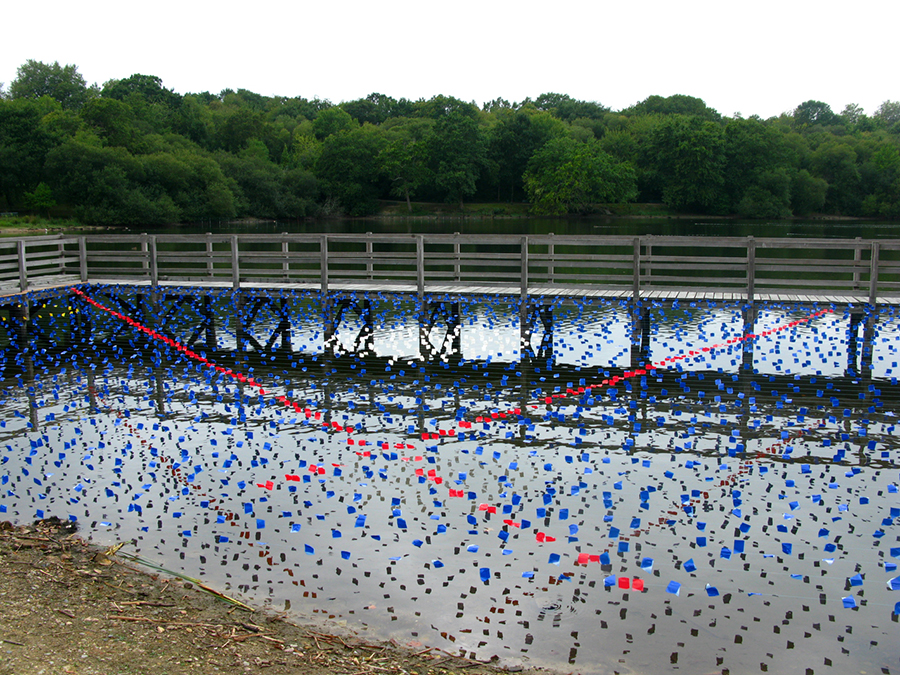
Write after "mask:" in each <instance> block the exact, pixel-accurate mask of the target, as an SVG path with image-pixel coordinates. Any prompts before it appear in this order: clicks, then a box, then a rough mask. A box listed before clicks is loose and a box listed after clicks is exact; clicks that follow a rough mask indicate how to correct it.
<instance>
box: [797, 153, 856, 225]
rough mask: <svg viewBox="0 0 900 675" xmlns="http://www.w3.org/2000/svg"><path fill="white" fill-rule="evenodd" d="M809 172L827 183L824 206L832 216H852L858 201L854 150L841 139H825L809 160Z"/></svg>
mask: <svg viewBox="0 0 900 675" xmlns="http://www.w3.org/2000/svg"><path fill="white" fill-rule="evenodd" d="M809 168H810V173H812V174H813V175H815V176H818V177H820V178H824V179H825V180H826V181H827V182H828V194H827V198H826V201H825V207H826V209H827V210H829V211H831V212H832V213H838V214H843V215H852V214H853V213H856V212H858V210H859V207H860V205H861V202H862V195H861V194H860V193H859V187H860V179H861V176H860V173H859V167H858V166H857V154H856V151H855V150H854V149H853V148H852V147H851V146H850V145H849V144H848V143H845V142H843V141H842V140H839V139H836V138H829V139H828V140H826V141H825V142H824V143H822V144H821V145H819V147H818V148H816V149H815V151H813V153H812V154H811V155H810V157H809Z"/></svg>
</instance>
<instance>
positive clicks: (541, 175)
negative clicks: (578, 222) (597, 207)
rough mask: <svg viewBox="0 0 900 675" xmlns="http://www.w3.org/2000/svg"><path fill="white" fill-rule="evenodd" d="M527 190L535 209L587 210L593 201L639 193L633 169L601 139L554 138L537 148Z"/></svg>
mask: <svg viewBox="0 0 900 675" xmlns="http://www.w3.org/2000/svg"><path fill="white" fill-rule="evenodd" d="M525 190H526V192H527V193H528V196H529V198H530V199H531V202H532V205H533V209H534V211H535V212H536V213H541V214H553V215H560V214H566V213H585V212H588V211H590V210H591V205H592V204H595V203H598V202H599V203H605V202H612V203H614V202H627V201H631V200H633V199H634V198H635V197H636V196H637V187H636V183H635V176H634V170H633V169H632V168H631V167H630V166H629V165H628V164H624V163H618V162H616V161H615V159H613V157H612V156H610V155H609V154H607V153H606V152H604V151H603V149H602V147H601V146H600V143H599V142H597V141H596V140H591V141H589V142H587V143H581V142H579V141H576V140H575V139H573V138H554V139H552V140H550V141H548V142H547V143H546V144H545V145H544V146H543V147H542V148H541V149H540V150H538V151H537V152H536V153H535V154H534V156H533V157H532V158H531V161H530V162H529V163H528V169H527V171H526V172H525Z"/></svg>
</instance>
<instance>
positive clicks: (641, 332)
mask: <svg viewBox="0 0 900 675" xmlns="http://www.w3.org/2000/svg"><path fill="white" fill-rule="evenodd" d="M632 326H633V328H632V331H633V332H632V336H631V368H632V369H633V370H636V369H638V368H640V367H642V366H644V365H646V364H647V363H649V362H650V307H645V306H643V305H639V308H638V311H637V312H635V320H634V322H633V324H632ZM634 331H636V334H635V332H634Z"/></svg>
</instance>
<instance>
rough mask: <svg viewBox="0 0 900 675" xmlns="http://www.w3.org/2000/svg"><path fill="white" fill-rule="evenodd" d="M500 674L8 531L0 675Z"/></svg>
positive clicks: (0, 575)
mask: <svg viewBox="0 0 900 675" xmlns="http://www.w3.org/2000/svg"><path fill="white" fill-rule="evenodd" d="M500 671H501V669H499V668H496V667H494V665H492V664H490V663H487V664H485V663H481V662H479V661H472V660H467V659H462V658H459V657H455V656H452V655H450V654H447V653H445V652H442V651H441V650H439V649H434V648H432V649H427V648H423V647H419V648H411V647H409V646H402V645H398V644H395V643H386V644H371V643H367V642H362V641H360V640H358V639H357V638H354V637H352V636H350V635H343V636H339V635H330V634H326V633H324V632H320V629H317V628H312V627H309V626H306V627H304V626H297V625H293V624H291V623H288V622H287V621H285V620H284V619H283V617H279V616H277V615H274V614H266V613H263V612H259V611H250V610H249V609H245V608H242V607H239V606H237V605H235V604H232V603H230V602H228V601H226V600H224V599H222V598H219V597H216V596H215V595H213V594H211V593H208V592H205V591H203V590H202V589H199V588H197V587H196V585H195V584H192V583H190V582H186V581H183V580H181V579H178V578H166V577H164V576H160V575H153V574H147V573H144V572H142V571H141V570H139V569H136V568H135V567H134V566H132V565H131V564H130V563H128V562H126V561H125V560H123V559H120V558H119V557H118V556H116V555H115V554H110V555H107V554H106V551H104V550H103V549H98V548H96V547H93V546H91V545H88V544H87V543H85V542H84V541H83V540H82V539H80V538H79V537H78V534H77V533H75V532H73V531H72V530H71V529H70V527H69V525H68V523H65V522H61V521H56V520H48V521H40V522H38V523H35V524H34V525H31V526H25V527H17V528H16V527H13V526H12V525H10V523H8V522H2V523H0V675H42V674H43V675H57V674H61V673H78V674H79V675H131V674H138V673H140V674H141V675H177V674H180V673H263V674H267V675H269V674H270V675H282V674H285V673H294V674H299V675H320V674H325V673H337V674H341V675H383V674H385V673H388V674H390V673H396V674H401V675H456V674H460V675H461V674H463V673H465V674H466V675H490V674H496V673H498V672H500ZM530 672H531V673H536V672H537V671H530Z"/></svg>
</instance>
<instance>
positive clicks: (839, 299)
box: [0, 234, 900, 362]
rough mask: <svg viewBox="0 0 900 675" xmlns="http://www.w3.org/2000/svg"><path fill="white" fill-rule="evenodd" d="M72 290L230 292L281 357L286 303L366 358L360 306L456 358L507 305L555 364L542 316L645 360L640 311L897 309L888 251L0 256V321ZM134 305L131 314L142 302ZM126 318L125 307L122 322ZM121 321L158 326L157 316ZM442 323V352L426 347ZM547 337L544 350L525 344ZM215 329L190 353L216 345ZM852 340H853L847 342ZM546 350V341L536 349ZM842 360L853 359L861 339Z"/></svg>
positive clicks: (148, 241)
mask: <svg viewBox="0 0 900 675" xmlns="http://www.w3.org/2000/svg"><path fill="white" fill-rule="evenodd" d="M73 285H88V286H92V287H94V288H103V289H105V291H106V292H107V293H109V292H111V289H118V291H117V292H118V293H120V294H121V295H122V296H123V297H125V296H128V295H132V296H140V297H141V298H143V299H145V300H146V301H147V302H150V303H151V304H152V305H154V306H156V305H158V304H159V302H160V301H161V299H163V298H170V299H172V300H174V302H175V303H176V305H177V303H178V302H179V300H178V298H182V300H181V301H180V302H184V301H185V300H184V298H186V297H187V296H188V295H197V294H201V295H202V294H203V293H214V292H216V293H221V292H223V291H224V292H231V293H235V294H238V295H239V297H240V303H241V304H240V306H241V307H242V308H246V312H242V313H243V314H244V316H243V322H242V326H243V329H242V332H243V334H244V335H243V338H244V339H243V342H244V345H245V346H246V348H248V349H253V350H256V351H260V350H266V349H270V348H272V347H273V345H274V344H275V343H276V342H278V341H280V342H281V346H282V348H289V346H290V345H289V340H290V336H289V333H290V324H289V322H288V318H287V317H288V311H287V309H286V303H289V301H290V298H291V297H292V296H296V295H298V294H305V295H309V294H315V296H316V297H317V298H318V302H319V307H320V312H321V318H322V322H323V324H322V325H323V329H324V332H325V339H326V346H328V345H330V344H332V343H333V342H334V336H335V332H336V330H337V327H338V326H339V325H340V323H341V320H342V317H343V316H344V315H345V314H347V313H355V314H357V316H358V317H359V319H360V322H361V323H362V325H363V329H362V330H361V331H360V333H359V335H357V336H356V340H355V341H354V349H355V350H356V351H357V352H358V353H361V354H365V353H366V352H367V351H371V330H372V323H371V321H372V309H371V304H370V303H371V301H372V299H373V298H375V297H376V296H379V295H382V296H383V295H386V294H390V295H393V296H402V297H406V298H409V299H410V300H411V301H412V302H413V304H414V306H415V311H416V313H417V315H418V319H419V325H420V345H421V347H422V349H421V355H422V358H425V359H433V358H438V357H441V356H445V355H446V354H448V353H453V352H454V351H458V349H459V344H458V338H459V329H460V321H461V317H460V314H459V312H460V309H459V307H460V300H461V299H466V298H476V297H479V296H493V297H503V298H505V299H507V300H508V302H510V303H511V304H515V305H518V310H519V323H520V330H521V351H520V353H521V355H522V358H525V357H526V356H548V352H552V331H553V313H552V306H553V304H554V303H559V302H567V301H573V302H574V301H577V302H586V301H592V300H605V301H617V302H621V303H624V304H626V305H627V306H628V308H629V311H630V313H631V316H632V333H631V336H632V343H633V345H634V346H633V355H634V359H635V362H637V361H638V360H639V359H640V358H641V357H642V355H644V354H646V353H647V350H648V349H649V342H648V341H649V338H650V336H649V318H648V317H649V314H648V310H649V308H650V307H651V306H652V305H658V304H660V303H672V302H682V303H685V302H687V303H690V302H699V301H714V302H731V303H735V304H738V305H740V306H741V307H742V310H743V313H744V321H745V327H747V330H748V332H749V331H750V330H752V326H753V323H754V321H755V317H756V312H757V308H758V306H759V305H760V304H762V303H794V304H796V303H808V304H817V305H835V306H843V307H847V306H849V307H851V308H852V311H853V317H854V321H853V323H854V324H855V327H856V328H858V327H859V325H860V322H864V323H865V326H866V331H865V333H866V334H870V332H871V329H872V322H873V321H874V320H875V316H876V314H877V312H876V311H875V310H876V309H877V308H879V307H880V306H884V305H896V304H900V240H862V239H784V238H778V239H776V238H758V239H757V238H754V237H660V236H637V237H625V236H555V235H536V236H531V235H523V236H470V235H429V234H416V235H404V234H364V235H345V234H280V235H213V234H198V235H168V234H166V235H151V234H140V235H137V234H135V235H132V234H123V235H85V236H66V235H54V236H42V237H22V238H11V239H4V240H2V241H0V307H6V308H8V310H9V312H10V313H11V315H12V313H17V315H19V316H22V317H24V318H25V319H26V320H27V317H28V312H29V306H30V305H32V304H34V303H35V302H38V301H39V300H40V299H41V298H42V297H52V296H54V295H58V294H60V293H64V292H65V289H66V288H69V287H71V286H73ZM142 301H143V300H142ZM267 303H280V304H281V306H282V307H281V310H280V311H281V315H282V317H283V320H282V321H281V322H280V324H279V326H278V327H277V329H276V331H275V332H274V333H273V334H272V335H267V336H254V334H253V330H252V323H253V316H254V315H255V313H256V312H258V311H259V309H260V308H261V307H263V306H264V305H266V304H267ZM123 309H125V310H127V309H128V307H123ZM131 309H132V310H134V311H136V312H138V313H139V314H140V313H142V312H143V313H144V314H145V315H146V316H156V317H157V320H158V323H160V324H163V323H164V321H159V319H162V318H163V317H164V316H165V314H164V313H160V311H159V310H158V308H156V309H154V308H153V307H151V308H150V309H148V310H143V309H141V308H140V307H137V306H135V307H131ZM438 324H443V325H444V327H445V328H446V337H445V339H444V341H443V344H441V345H438V346H435V345H433V344H431V342H430V339H429V335H430V333H431V331H432V329H433V328H435V326H437V325H438ZM540 329H543V335H544V340H543V341H542V344H541V345H540V346H535V345H532V344H531V336H532V335H533V334H535V333H536V332H538V331H539V330H540ZM214 333H215V327H214V325H213V324H212V323H211V319H210V320H209V321H207V322H206V324H205V325H203V326H198V327H197V330H196V331H195V336H196V338H195V339H196V340H200V339H201V338H202V339H203V340H205V341H206V342H209V341H210V340H211V339H212V340H214ZM854 335H855V333H854ZM548 336H549V342H548ZM852 346H853V348H854V349H862V350H863V352H864V351H865V346H866V340H863V343H862V345H857V343H856V338H855V337H854V338H853V345H852Z"/></svg>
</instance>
